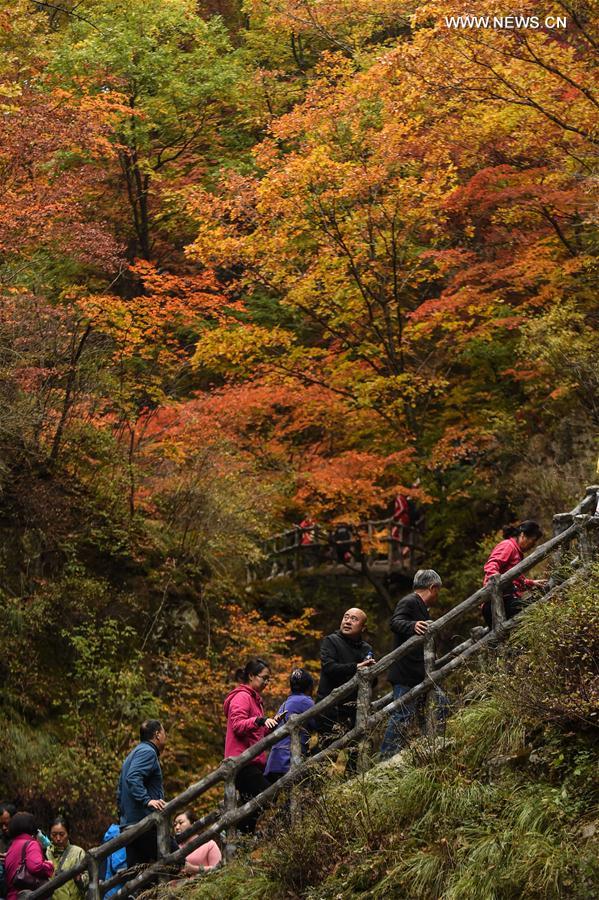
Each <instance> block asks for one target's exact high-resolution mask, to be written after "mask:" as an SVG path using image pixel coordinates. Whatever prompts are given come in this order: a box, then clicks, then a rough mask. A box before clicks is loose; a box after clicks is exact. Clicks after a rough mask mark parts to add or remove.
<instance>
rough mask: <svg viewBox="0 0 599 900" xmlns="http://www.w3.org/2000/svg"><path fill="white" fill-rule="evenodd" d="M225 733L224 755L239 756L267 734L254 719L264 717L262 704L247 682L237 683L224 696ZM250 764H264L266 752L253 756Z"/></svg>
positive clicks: (258, 695)
mask: <svg viewBox="0 0 599 900" xmlns="http://www.w3.org/2000/svg"><path fill="white" fill-rule="evenodd" d="M224 710H225V715H226V717H227V734H226V736H225V756H239V755H240V753H243V751H244V750H247V749H248V747H252V746H253V745H254V744H256V743H257V742H258V741H259V740H261V739H262V738H263V737H265V736H266V735H267V734H268V729H267V728H265V726H264V725H257V724H256V719H259V718H263V717H264V704H263V703H262V697H261V696H260V694H259V693H258V692H257V691H254V690H252V688H251V687H250V686H249V685H247V684H239V685H237V687H236V688H234V689H233V690H232V691H231V693H230V694H227V696H226V697H225V703H224ZM252 764H255V765H258V766H262V767H263V768H264V766H265V765H266V753H260V754H259V756H256V757H254V759H253V760H252Z"/></svg>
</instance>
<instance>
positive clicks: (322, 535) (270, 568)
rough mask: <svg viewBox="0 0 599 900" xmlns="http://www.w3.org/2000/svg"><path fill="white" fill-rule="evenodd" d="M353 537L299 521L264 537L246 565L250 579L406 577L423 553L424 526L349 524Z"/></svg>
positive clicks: (372, 521) (389, 522)
mask: <svg viewBox="0 0 599 900" xmlns="http://www.w3.org/2000/svg"><path fill="white" fill-rule="evenodd" d="M348 527H349V529H350V530H351V532H352V537H351V539H350V540H347V541H339V540H336V538H335V528H330V529H329V528H323V527H321V526H320V525H313V526H309V527H307V528H302V527H301V526H299V525H296V526H295V527H294V528H290V529H289V530H288V531H283V532H281V533H280V534H275V535H273V536H272V537H270V538H268V540H266V541H264V542H263V543H262V546H261V549H262V554H263V558H262V560H261V561H260V562H258V563H254V564H252V565H251V566H248V582H249V583H251V582H253V581H269V580H270V579H272V578H285V577H289V576H296V575H353V576H356V575H368V576H370V577H371V578H383V577H384V576H386V575H391V574H398V575H405V576H406V577H408V578H411V577H413V575H414V573H415V572H416V570H417V569H418V568H420V565H421V563H422V561H423V559H424V540H423V532H422V529H420V528H415V527H413V526H408V525H399V524H398V523H397V522H396V521H395V520H394V519H392V518H389V519H378V520H375V519H369V520H367V521H366V522H359V523H358V524H357V525H353V524H352V525H349V526H348Z"/></svg>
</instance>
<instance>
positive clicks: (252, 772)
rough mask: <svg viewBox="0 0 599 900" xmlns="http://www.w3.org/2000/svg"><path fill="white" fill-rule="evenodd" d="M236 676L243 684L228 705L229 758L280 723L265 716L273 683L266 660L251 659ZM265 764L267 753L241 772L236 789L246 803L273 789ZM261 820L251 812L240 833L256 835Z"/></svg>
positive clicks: (242, 822)
mask: <svg viewBox="0 0 599 900" xmlns="http://www.w3.org/2000/svg"><path fill="white" fill-rule="evenodd" d="M236 675H237V678H238V680H239V682H240V684H238V685H237V687H236V688H234V689H233V690H232V691H231V693H230V694H227V697H226V699H225V703H224V709H225V715H226V717H227V734H226V737H225V756H239V755H240V754H241V753H243V751H244V750H247V749H248V747H251V746H252V745H253V744H256V743H257V742H258V741H259V740H261V738H263V737H264V736H265V735H266V734H268V732H269V731H271V730H272V729H273V728H276V727H277V725H278V723H279V719H278V718H277V717H276V716H275V717H274V718H268V717H267V716H265V715H264V704H263V702H262V692H263V691H264V689H265V687H266V685H267V684H268V682H269V681H270V670H269V668H268V663H265V662H264V660H263V659H250V660H249V662H247V663H246V664H245V666H244V668H243V669H238V670H237V673H236ZM265 765H266V753H260V754H259V755H258V756H255V757H254V759H253V760H252V761H251V762H249V763H248V764H247V765H246V766H244V767H243V768H242V769H240V770H239V772H238V773H237V775H236V777H235V787H236V788H237V790H238V791H239V794H240V796H241V800H242V802H243V803H246V802H247V801H248V800H250V799H251V798H252V797H256V796H257V795H258V794H260V793H262V791H265V790H266V788H268V787H270V782H268V781H267V780H266V778H265V776H264V766H265ZM259 817H260V812H259V811H258V812H255V813H251V814H250V815H249V816H247V817H246V818H245V819H243V820H242V821H241V822H240V823H239V826H238V827H239V830H240V831H244V832H246V833H250V832H253V831H254V830H255V828H256V823H257V821H258V818H259Z"/></svg>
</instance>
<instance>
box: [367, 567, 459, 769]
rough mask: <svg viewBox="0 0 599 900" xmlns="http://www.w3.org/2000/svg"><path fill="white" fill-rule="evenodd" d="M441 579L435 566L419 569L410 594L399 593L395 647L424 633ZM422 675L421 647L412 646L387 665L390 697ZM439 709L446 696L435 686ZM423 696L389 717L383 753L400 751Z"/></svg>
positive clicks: (404, 690)
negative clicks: (391, 663) (409, 724)
mask: <svg viewBox="0 0 599 900" xmlns="http://www.w3.org/2000/svg"><path fill="white" fill-rule="evenodd" d="M441 586H442V581H441V578H440V576H439V575H438V574H437V573H436V572H435V571H434V569H419V570H418V572H416V575H415V576H414V582H413V585H412V587H413V590H412V593H411V594H407V596H405V597H402V599H401V600H400V601H399V603H398V604H397V606H396V607H395V612H394V613H393V615H392V617H391V631H392V632H393V634H394V636H395V647H394V649H397V647H401V645H402V644H405V642H406V641H408V640H409V639H410V638H412V637H414V635H415V634H425V633H426V631H427V629H428V627H429V625H430V621H431V615H430V612H429V607H430V606H433V605H434V604H435V602H436V600H437V598H438V596H439V591H440V590H441ZM424 679H425V671H424V647H423V646H422V645H421V646H420V647H415V648H414V649H413V650H410V652H409V653H406V654H405V655H404V656H402V657H400V658H399V659H398V660H396V661H395V662H394V663H393V665H392V666H391V667H390V668H389V681H390V682H391V684H392V685H393V699H394V700H397V699H398V698H399V697H402V696H403V695H404V694H407V692H408V691H409V690H410V689H411V688H413V687H415V685H417V684H420V683H421V682H422V681H424ZM435 695H436V701H437V704H438V711H439V713H440V715H443V714H444V713H445V711H446V707H447V698H446V697H445V694H443V692H442V691H441V690H440V689H439V688H436V689H435ZM424 702H425V696H424V695H422V696H421V697H418V698H417V699H416V700H415V701H413V702H412V703H406V704H405V705H403V706H400V707H399V708H398V709H397V710H396V711H395V712H394V713H392V714H391V716H390V717H389V724H388V726H387V730H386V732H385V736H384V738H383V743H382V746H381V755H382V756H393V754H394V753H397V752H399V750H401V748H402V746H403V745H404V744H405V742H406V728H407V725H408V723H409V721H410V719H412V718H413V717H414V716H416V715H418V716H419V717H422V711H423V708H424Z"/></svg>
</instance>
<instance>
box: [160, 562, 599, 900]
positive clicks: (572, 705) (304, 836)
mask: <svg viewBox="0 0 599 900" xmlns="http://www.w3.org/2000/svg"><path fill="white" fill-rule="evenodd" d="M598 588H599V572H597V571H595V572H593V573H592V575H591V577H590V579H589V580H588V581H586V582H585V583H584V584H580V585H578V586H577V587H575V588H573V589H571V590H570V591H569V592H568V594H567V595H566V596H562V597H558V598H557V599H556V600H555V601H552V602H550V603H548V604H545V605H537V606H536V607H534V608H532V609H530V610H529V612H528V614H527V617H526V623H525V625H524V626H523V628H522V629H520V630H519V632H518V633H517V635H516V636H515V637H514V638H513V639H512V641H511V642H510V644H509V645H508V646H507V647H506V648H505V650H504V652H503V653H502V654H501V656H500V657H499V660H498V661H497V662H495V660H494V658H492V659H490V661H489V667H488V668H489V669H490V672H488V673H487V674H486V675H485V676H481V675H480V674H479V676H478V684H477V686H476V692H477V696H476V699H475V700H474V701H473V702H471V703H470V704H469V705H468V706H466V707H464V708H463V709H461V710H460V712H458V713H457V714H456V715H455V716H453V717H452V719H451V720H450V722H449V725H448V734H447V739H446V740H445V741H444V743H443V744H442V745H438V744H432V743H430V742H427V741H426V740H424V739H423V740H421V741H417V742H415V743H414V745H413V747H412V749H411V751H410V752H409V753H404V754H403V755H402V758H401V764H398V765H392V766H389V765H385V766H379V767H378V768H376V769H372V770H371V771H370V772H368V773H367V774H366V775H364V776H360V777H357V778H355V779H354V780H352V781H351V782H343V781H340V780H339V779H338V778H336V777H334V776H332V775H331V774H330V773H320V774H318V775H317V776H314V777H313V778H312V780H311V783H310V784H309V785H306V786H304V794H303V803H302V812H301V814H300V815H299V817H298V819H297V820H296V821H295V822H294V823H293V825H290V824H289V822H288V820H287V819H286V818H285V815H284V813H283V812H282V813H281V814H280V815H279V817H278V818H276V817H275V819H274V820H271V822H270V823H269V825H267V826H266V828H267V833H266V835H265V838H264V840H263V841H262V842H261V843H260V844H259V845H258V848H257V849H255V850H254V851H253V852H252V853H250V852H248V853H247V854H246V858H245V859H244V858H241V857H240V858H239V859H238V860H237V861H236V862H235V863H233V864H231V865H229V866H228V867H226V868H224V869H223V870H221V871H220V872H215V873H213V874H210V875H208V876H205V877H203V878H201V879H199V880H196V881H191V882H187V883H185V884H184V885H182V886H181V887H179V888H178V889H177V891H178V892H180V893H181V894H182V895H184V896H185V898H187V900H200V898H214V900H217V898H223V900H224V898H226V900H242V898H243V900H248V898H249V900H261V898H267V897H268V898H271V900H272V898H275V900H278V898H281V900H282V898H303V900H338V898H341V900H345V898H347V897H356V898H372V900H378V898H380V900H382V898H389V897H391V898H405V900H420V898H421V900H435V898H438V900H495V898H497V900H504V898H505V900H512V898H513V900H516V898H531V900H532V898H575V900H590V898H591V897H593V896H597V893H598V883H599V867H598V863H597V850H598V840H597V835H598V834H599V820H598V800H599V793H598V788H597V779H596V774H597V764H596V760H597V754H596V751H597V745H598V729H597V724H596V722H597V718H596V717H597V696H598V695H597V689H598V684H599V682H598V676H599V604H598V603H597V596H598V594H599V590H598ZM470 693H472V691H471V692H470Z"/></svg>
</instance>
